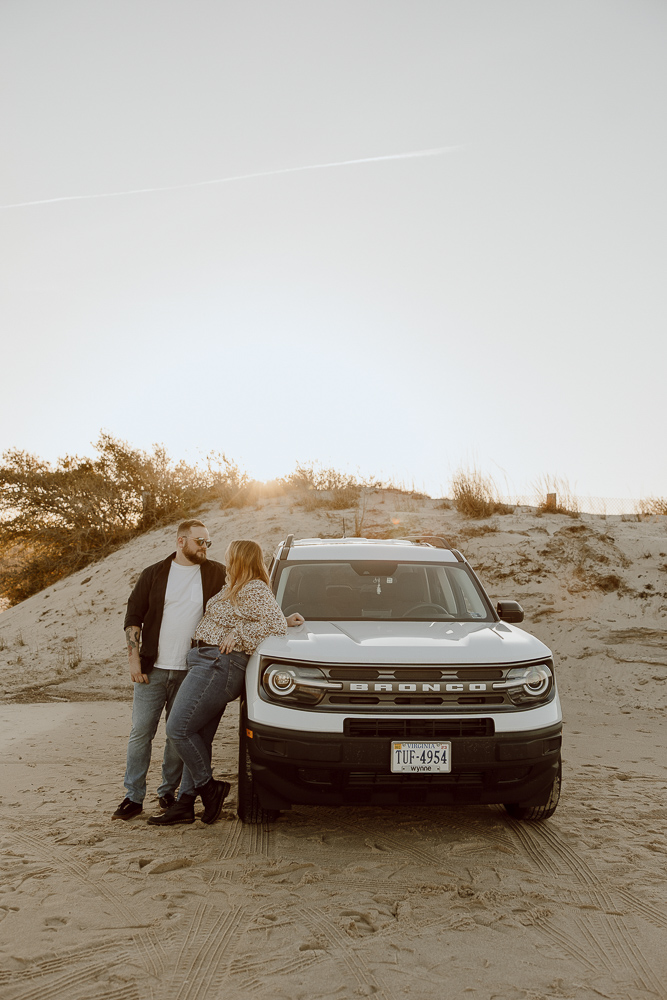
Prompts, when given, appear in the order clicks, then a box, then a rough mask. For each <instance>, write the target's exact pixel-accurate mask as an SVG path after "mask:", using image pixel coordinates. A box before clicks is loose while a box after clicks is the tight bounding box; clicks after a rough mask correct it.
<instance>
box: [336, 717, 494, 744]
mask: <svg viewBox="0 0 667 1000" xmlns="http://www.w3.org/2000/svg"><path fill="white" fill-rule="evenodd" d="M343 732H344V734H345V735H346V736H351V737H357V738H364V737H367V738H374V737H375V738H377V737H378V736H381V737H386V738H388V739H391V740H451V739H457V738H472V737H484V736H493V734H494V732H495V726H494V724H493V719H345V722H344V724H343Z"/></svg>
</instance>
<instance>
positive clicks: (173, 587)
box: [155, 562, 204, 670]
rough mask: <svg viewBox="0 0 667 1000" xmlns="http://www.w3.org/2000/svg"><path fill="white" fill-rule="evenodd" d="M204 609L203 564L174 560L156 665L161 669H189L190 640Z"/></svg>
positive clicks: (166, 596) (168, 584)
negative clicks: (185, 563)
mask: <svg viewBox="0 0 667 1000" xmlns="http://www.w3.org/2000/svg"><path fill="white" fill-rule="evenodd" d="M203 613H204V592H203V590H202V583H201V567H200V566H179V564H178V563H177V562H172V564H171V566H170V568H169V579H168V580H167V592H166V593H165V595H164V612H163V614H162V624H161V626H160V637H159V639H158V651H157V660H156V661H155V666H156V667H159V668H160V669H161V670H185V657H186V656H187V655H188V651H189V649H190V640H191V639H192V636H193V635H194V634H195V629H196V628H197V625H198V624H199V622H200V621H201V617H202V615H203Z"/></svg>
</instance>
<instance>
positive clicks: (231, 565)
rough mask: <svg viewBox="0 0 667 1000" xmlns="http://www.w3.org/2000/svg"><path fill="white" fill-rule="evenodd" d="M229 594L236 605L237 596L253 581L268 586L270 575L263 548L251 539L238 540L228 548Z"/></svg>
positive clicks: (229, 597)
mask: <svg viewBox="0 0 667 1000" xmlns="http://www.w3.org/2000/svg"><path fill="white" fill-rule="evenodd" d="M226 559H227V586H226V590H227V594H226V597H227V598H228V599H229V600H230V601H232V603H236V596H237V594H238V592H239V590H240V589H241V587H244V586H245V584H246V583H250V581H251V580H263V581H264V583H266V584H268V582H269V574H268V573H267V571H266V566H265V565H264V555H263V553H262V549H261V546H259V545H258V544H257V542H254V541H252V539H250V538H237V539H236V540H235V541H233V542H230V543H229V546H228V547H227V555H226Z"/></svg>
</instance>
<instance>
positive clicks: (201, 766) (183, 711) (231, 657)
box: [167, 646, 248, 794]
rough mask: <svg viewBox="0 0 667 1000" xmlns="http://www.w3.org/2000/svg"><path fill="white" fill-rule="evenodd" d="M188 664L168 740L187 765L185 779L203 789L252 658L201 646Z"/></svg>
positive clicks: (191, 654) (172, 716)
mask: <svg viewBox="0 0 667 1000" xmlns="http://www.w3.org/2000/svg"><path fill="white" fill-rule="evenodd" d="M187 662H188V673H187V676H186V678H185V680H184V681H183V683H182V684H181V687H180V690H179V692H178V698H177V699H176V701H175V702H174V706H173V710H172V712H171V714H170V715H169V718H168V721H167V737H168V738H169V739H170V740H172V742H173V744H174V746H175V747H176V750H177V751H178V753H179V754H180V756H181V758H182V760H183V763H184V764H185V767H184V768H183V775H184V776H185V774H186V772H189V773H190V774H191V775H192V780H193V781H194V784H195V786H196V787H197V788H199V787H201V786H202V785H205V784H206V783H207V781H209V780H210V778H211V776H212V772H211V743H212V742H213V737H214V736H215V732H216V730H217V728H218V723H219V722H220V719H221V717H222V713H223V712H224V710H225V707H226V705H227V703H228V702H230V701H233V700H234V698H238V696H239V695H240V693H241V691H242V690H243V685H244V682H245V668H246V664H247V662H248V657H247V656H246V654H245V653H237V652H233V653H229V654H227V653H221V652H220V650H219V648H218V647H217V646H200V647H198V648H196V649H191V650H190V652H189V653H188V661H187ZM184 781H185V778H184ZM181 794H183V793H182V792H181Z"/></svg>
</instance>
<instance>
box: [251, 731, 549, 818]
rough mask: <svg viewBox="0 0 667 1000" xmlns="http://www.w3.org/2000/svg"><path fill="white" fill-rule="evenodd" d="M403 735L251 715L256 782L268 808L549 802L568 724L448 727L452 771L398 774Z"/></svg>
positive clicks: (535, 803)
mask: <svg viewBox="0 0 667 1000" xmlns="http://www.w3.org/2000/svg"><path fill="white" fill-rule="evenodd" d="M400 722H401V720H398V719H397V720H396V734H395V735H394V736H389V735H386V734H385V733H383V734H382V735H375V734H370V735H361V736H355V735H346V734H342V735H341V734H337V733H335V734H332V733H326V734H324V733H313V732H304V731H303V730H287V729H278V728H274V727H271V726H266V725H263V724H258V723H256V722H248V723H247V726H248V729H249V732H252V738H250V739H249V740H248V747H249V751H250V759H251V764H252V772H253V781H254V785H255V788H256V792H257V796H258V798H259V801H260V804H261V805H262V807H263V808H264V809H287V808H289V807H290V805H292V804H304V805H329V806H342V805H362V804H365V805H379V806H382V805H403V804H405V805H442V804H448V805H449V804H451V805H455V804H470V803H479V804H482V803H487V804H491V803H507V804H509V803H520V804H521V805H526V806H530V805H542V804H543V803H544V802H546V801H547V799H548V796H549V793H550V790H551V786H552V784H553V781H554V779H555V777H556V776H557V774H558V768H559V765H560V748H561V724H560V723H557V724H554V725H552V726H549V727H548V728H544V729H538V730H530V731H523V732H513V733H506V732H501V733H498V732H496V733H493V734H491V735H476V736H455V735H447V734H445V736H444V737H443V736H442V734H440V735H434V737H433V738H435V739H441V738H447V739H450V740H451V744H452V770H451V773H449V774H393V773H392V772H391V770H390V743H391V740H392V739H405V738H409V737H406V736H405V735H404V734H403V733H402V732H400V731H399V724H400Z"/></svg>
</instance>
